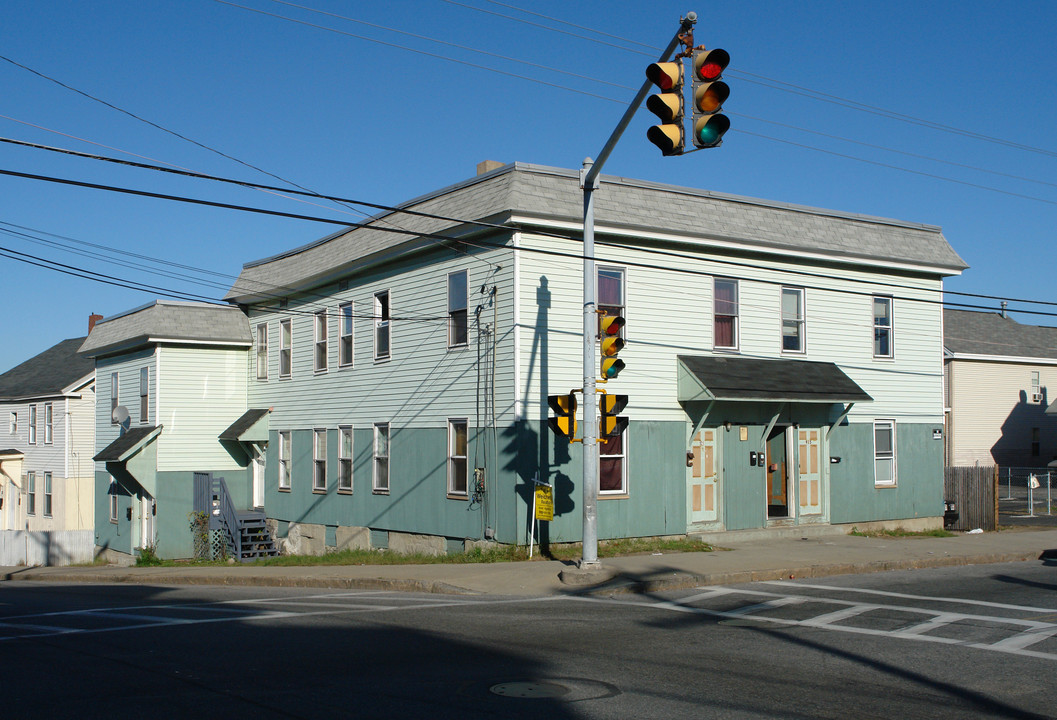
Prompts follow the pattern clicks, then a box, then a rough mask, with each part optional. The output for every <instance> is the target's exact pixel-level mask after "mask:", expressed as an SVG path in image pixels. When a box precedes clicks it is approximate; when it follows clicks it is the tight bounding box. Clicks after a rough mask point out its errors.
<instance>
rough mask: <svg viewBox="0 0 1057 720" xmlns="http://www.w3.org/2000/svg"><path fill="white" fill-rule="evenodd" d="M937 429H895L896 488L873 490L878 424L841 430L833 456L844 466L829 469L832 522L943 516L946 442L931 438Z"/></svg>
mask: <svg viewBox="0 0 1057 720" xmlns="http://www.w3.org/2000/svg"><path fill="white" fill-rule="evenodd" d="M937 427H941V426H940V425H936V424H910V423H899V424H897V425H896V458H897V470H896V472H897V484H896V486H895V487H877V486H875V485H874V463H873V424H872V423H852V424H850V425H847V426H843V427H839V428H837V429H836V430H835V431H834V433H833V437H832V438H831V440H830V455H831V456H836V457H840V458H841V462H840V463H839V464H836V465H830V495H831V498H832V510H831V518H832V522H834V523H853V522H866V521H870V520H900V519H904V518H918V517H937V516H940V515H942V514H943V441H942V440H934V439H933V438H932V431H933V429H935V428H937Z"/></svg>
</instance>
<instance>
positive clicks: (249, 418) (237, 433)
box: [217, 408, 271, 441]
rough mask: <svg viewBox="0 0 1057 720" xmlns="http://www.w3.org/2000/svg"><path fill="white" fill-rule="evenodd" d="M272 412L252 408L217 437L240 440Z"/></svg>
mask: <svg viewBox="0 0 1057 720" xmlns="http://www.w3.org/2000/svg"><path fill="white" fill-rule="evenodd" d="M270 412H271V410H270V409H268V408H250V409H249V410H247V411H246V412H244V413H242V415H241V416H240V417H239V419H238V420H236V421H235V422H233V423H231V425H229V426H228V427H227V429H225V430H224V432H222V433H220V435H218V436H217V437H219V438H220V439H221V440H236V441H237V440H239V439H240V438H241V437H242V434H243V433H244V432H246V431H247V430H249V429H250V428H252V427H253V426H254V425H256V424H257V422H258V421H259V420H260V419H261V418H263V417H264V416H265V415H267V414H268V413H270Z"/></svg>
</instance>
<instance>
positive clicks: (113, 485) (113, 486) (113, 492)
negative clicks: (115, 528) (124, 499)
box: [107, 480, 117, 524]
mask: <svg viewBox="0 0 1057 720" xmlns="http://www.w3.org/2000/svg"><path fill="white" fill-rule="evenodd" d="M107 495H109V496H110V522H112V523H114V524H117V482H116V481H114V480H111V481H110V488H109V489H108V490H107Z"/></svg>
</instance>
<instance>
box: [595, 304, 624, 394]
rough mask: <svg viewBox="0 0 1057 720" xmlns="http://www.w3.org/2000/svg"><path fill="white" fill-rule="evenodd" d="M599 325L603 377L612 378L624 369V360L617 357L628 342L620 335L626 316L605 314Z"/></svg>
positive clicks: (605, 378)
mask: <svg viewBox="0 0 1057 720" xmlns="http://www.w3.org/2000/svg"><path fill="white" fill-rule="evenodd" d="M599 327H600V333H599V335H600V336H601V342H600V343H599V349H600V350H601V351H602V364H601V372H602V379H603V380H612V379H613V378H615V377H616V376H617V375H619V374H620V371H621V370H623V369H624V361H623V360H621V359H620V358H618V357H617V353H618V352H620V351H621V350H623V349H624V345H625V344H626V343H625V342H624V338H622V337H621V336H620V334H621V330H622V329H623V327H624V318H623V317H621V316H620V315H603V316H602V318H601V320H600V322H599Z"/></svg>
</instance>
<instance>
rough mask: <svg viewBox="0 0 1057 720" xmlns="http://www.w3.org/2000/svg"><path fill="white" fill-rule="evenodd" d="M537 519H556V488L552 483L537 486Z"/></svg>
mask: <svg viewBox="0 0 1057 720" xmlns="http://www.w3.org/2000/svg"><path fill="white" fill-rule="evenodd" d="M536 519H537V520H553V519H554V488H552V487H551V486H550V485H537V486H536Z"/></svg>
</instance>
